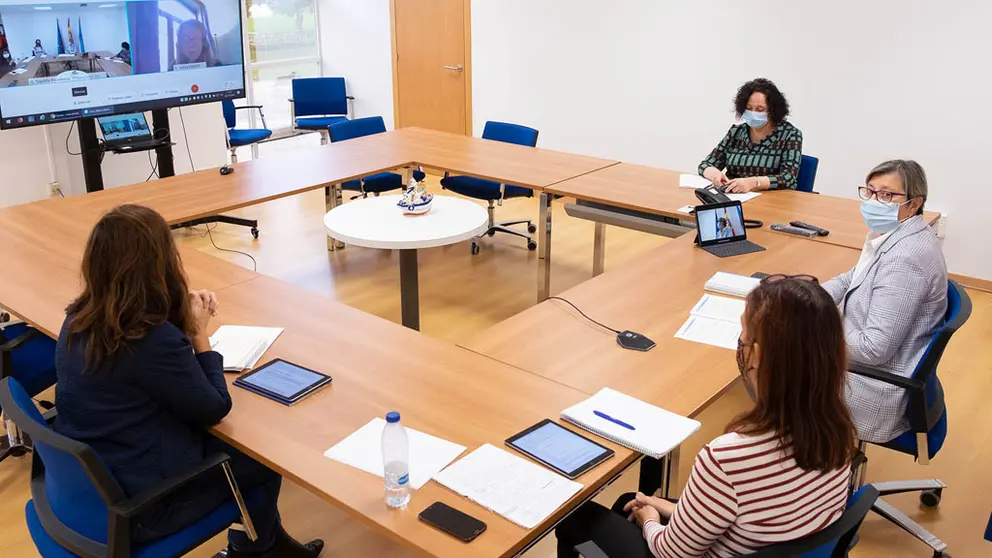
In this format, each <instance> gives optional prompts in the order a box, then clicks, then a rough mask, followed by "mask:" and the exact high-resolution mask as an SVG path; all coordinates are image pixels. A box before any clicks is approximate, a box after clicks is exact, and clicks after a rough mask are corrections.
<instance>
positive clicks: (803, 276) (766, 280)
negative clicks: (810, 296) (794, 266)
mask: <svg viewBox="0 0 992 558" xmlns="http://www.w3.org/2000/svg"><path fill="white" fill-rule="evenodd" d="M786 279H798V280H800V281H810V282H813V283H816V284H817V285H819V284H820V280H819V279H817V278H816V277H813V276H812V275H806V274H800V275H786V274H784V273H776V274H775V275H769V276H768V277H765V278H764V279H762V280H761V282H762V283H775V282H778V281H784V280H786Z"/></svg>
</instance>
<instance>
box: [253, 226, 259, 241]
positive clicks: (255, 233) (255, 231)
mask: <svg viewBox="0 0 992 558" xmlns="http://www.w3.org/2000/svg"><path fill="white" fill-rule="evenodd" d="M251 236H252V238H254V239H256V240H257V239H258V229H256V228H255V227H252V228H251Z"/></svg>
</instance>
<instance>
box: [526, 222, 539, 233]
mask: <svg viewBox="0 0 992 558" xmlns="http://www.w3.org/2000/svg"><path fill="white" fill-rule="evenodd" d="M527 232H529V233H530V234H534V233H536V232H537V225H535V224H534V223H531V224H529V225H527Z"/></svg>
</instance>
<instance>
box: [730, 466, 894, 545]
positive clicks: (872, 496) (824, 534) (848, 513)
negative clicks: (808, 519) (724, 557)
mask: <svg viewBox="0 0 992 558" xmlns="http://www.w3.org/2000/svg"><path fill="white" fill-rule="evenodd" d="M877 499H878V489H877V488H875V487H874V486H872V485H870V484H868V485H865V486H863V487H861V488H860V489H858V491H857V492H855V493H854V494H853V495H852V496H851V497H850V498H848V501H847V509H846V510H844V514H843V515H841V516H840V519H838V520H837V521H834V522H833V523H831V524H830V525H827V527H826V528H824V529H822V530H820V531H817V532H816V533H813V534H812V535H807V536H805V537H803V538H801V539H796V540H794V541H789V542H784V543H779V544H776V545H772V546H767V547H765V548H762V549H761V550H759V551H757V552H754V553H752V554H747V555H746V558H840V557H842V556H847V549H848V548H849V547H850V545H851V541H852V540H853V539H854V535H856V534H857V532H858V528H860V527H861V522H862V521H864V519H865V516H866V515H868V512H869V511H871V507H872V505H874V504H875V500H877ZM741 558H744V557H741Z"/></svg>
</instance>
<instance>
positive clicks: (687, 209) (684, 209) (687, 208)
mask: <svg viewBox="0 0 992 558" xmlns="http://www.w3.org/2000/svg"><path fill="white" fill-rule="evenodd" d="M695 208H696V206H694V205H683V206H682V207H680V208H678V209H676V210H675V211H678V212H679V213H685V214H686V215H692V210H693V209H695Z"/></svg>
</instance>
